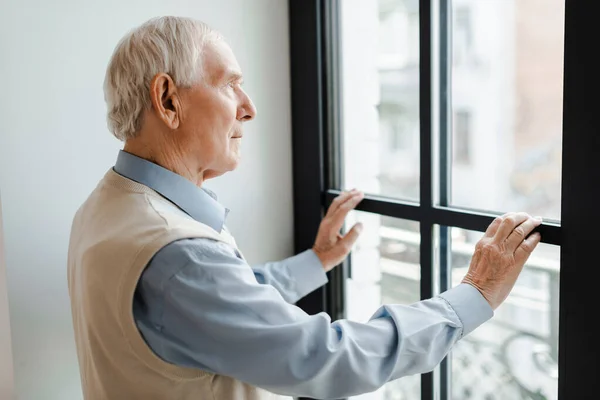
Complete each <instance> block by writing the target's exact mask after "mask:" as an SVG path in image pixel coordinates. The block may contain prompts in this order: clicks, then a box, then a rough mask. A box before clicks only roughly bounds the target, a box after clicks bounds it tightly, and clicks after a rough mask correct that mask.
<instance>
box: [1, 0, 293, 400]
mask: <svg viewBox="0 0 600 400" xmlns="http://www.w3.org/2000/svg"><path fill="white" fill-rule="evenodd" d="M0 10H1V12H0V54H1V56H0V77H1V78H2V81H3V85H2V93H3V95H2V96H0V188H1V190H2V196H3V211H4V228H5V245H6V262H7V282H8V299H9V304H10V325H11V326H10V328H11V333H12V349H13V359H14V371H15V386H16V392H17V393H18V399H20V400H30V399H31V400H38V399H44V400H53V399H58V400H71V399H81V397H82V396H81V394H80V384H79V375H78V368H77V360H76V354H75V348H74V342H73V336H72V325H71V315H70V309H69V298H68V292H67V281H66V249H67V242H68V236H69V228H70V223H71V218H72V216H73V214H74V212H75V210H76V209H77V207H78V206H79V205H80V203H81V202H82V201H83V200H84V199H85V197H86V195H87V194H88V193H89V192H90V191H91V190H92V188H93V187H94V186H95V185H96V183H97V181H98V180H99V179H100V178H101V177H102V175H103V174H104V172H105V171H106V170H107V169H108V168H109V167H110V166H111V165H112V164H113V162H114V160H115V157H116V155H117V150H118V149H119V148H121V144H120V142H118V141H117V140H116V139H113V138H112V137H111V136H110V134H109V133H108V131H107V129H106V123H105V105H104V101H103V93H102V81H103V78H104V71H105V67H106V64H107V62H108V59H109V57H110V54H111V53H112V51H113V48H114V46H115V44H116V42H117V41H118V40H119V38H120V37H121V36H122V35H123V34H124V33H125V32H126V31H127V30H128V29H130V28H132V27H134V26H135V25H138V24H140V23H142V22H143V21H145V20H146V19H148V18H150V17H153V16H157V15H166V14H171V15H185V16H191V17H195V18H198V19H202V20H204V21H206V22H208V23H209V24H211V25H213V26H214V27H215V28H217V29H219V30H220V31H221V32H222V33H224V34H225V35H226V36H227V37H228V39H229V41H230V43H231V45H232V47H233V49H234V51H235V52H236V54H237V56H238V60H239V62H240V64H241V66H242V68H243V69H244V72H245V75H246V82H247V83H246V89H247V90H248V92H249V94H250V95H251V96H252V97H253V100H254V101H255V103H256V105H257V108H258V118H257V119H256V120H255V121H253V122H251V123H249V124H248V125H247V130H246V133H247V135H246V139H245V143H244V148H243V149H244V159H243V161H242V163H241V165H240V168H239V169H238V171H236V172H234V173H231V174H229V175H227V176H225V177H222V178H221V179H220V180H216V181H215V182H214V183H210V184H209V185H208V186H209V187H211V188H212V189H214V190H216V191H217V192H218V194H219V195H220V199H221V201H222V202H223V203H224V204H225V205H226V206H227V207H229V208H231V209H232V211H231V213H230V217H229V223H228V226H229V227H230V229H231V230H232V231H233V232H234V234H236V237H237V241H238V244H239V245H240V247H241V248H242V250H243V251H244V253H245V255H246V257H247V258H248V259H249V260H250V261H251V262H257V261H263V260H268V259H277V258H282V257H284V256H288V255H290V254H291V252H292V195H291V161H290V159H291V140H290V101H289V72H288V71H289V68H288V31H287V29H288V18H287V2H286V1H284V0H252V1H247V0H220V1H219V2H216V1H211V0H195V1H193V2H192V1H184V0H180V1H169V2H165V1H159V0H145V1H134V0H126V1H122V0H104V1H102V2H84V1H81V0H61V1H59V2H49V1H45V0H19V1H17V0H0ZM0 290H4V288H2V287H1V286H0ZM0 294H2V293H0ZM2 299H3V296H0V310H2V307H3V306H4V307H6V301H3V300H2ZM2 303H4V304H2ZM2 357H3V358H4V353H3V354H2ZM2 371H3V370H1V369H0V372H2ZM0 398H1V399H3V400H4V399H6V398H8V395H7V394H6V393H0Z"/></svg>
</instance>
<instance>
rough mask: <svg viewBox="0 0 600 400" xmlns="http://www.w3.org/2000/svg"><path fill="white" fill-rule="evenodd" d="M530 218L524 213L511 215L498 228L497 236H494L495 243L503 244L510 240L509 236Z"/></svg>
mask: <svg viewBox="0 0 600 400" xmlns="http://www.w3.org/2000/svg"><path fill="white" fill-rule="evenodd" d="M527 218H529V215H528V214H526V213H523V212H520V213H516V214H514V213H511V214H510V215H507V216H506V217H504V218H503V219H502V223H501V224H500V226H499V227H498V230H497V231H496V234H495V235H494V242H496V243H502V242H504V241H505V240H506V238H508V235H510V234H511V232H512V231H513V230H514V229H515V228H516V227H517V226H519V225H521V224H522V223H523V222H525V220H527Z"/></svg>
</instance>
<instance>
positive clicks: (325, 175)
mask: <svg viewBox="0 0 600 400" xmlns="http://www.w3.org/2000/svg"><path fill="white" fill-rule="evenodd" d="M339 1H340V0H288V13H289V34H290V68H291V96H292V156H293V159H292V165H293V200H294V246H295V250H296V251H297V252H300V251H303V250H306V249H307V248H310V247H311V246H312V245H313V242H314V239H315V235H316V232H317V229H318V227H319V224H320V222H321V219H322V217H323V215H324V213H325V211H326V209H327V207H328V205H329V204H330V203H331V201H332V200H333V198H335V196H336V195H337V194H338V193H340V190H339V186H336V182H340V179H339V178H340V177H339V176H336V172H335V171H336V170H339V169H336V168H333V166H335V165H336V163H337V164H340V163H341V157H342V155H341V154H340V151H339V149H340V143H339V141H340V140H341V139H340V136H341V135H335V134H334V133H335V132H337V131H336V130H338V129H339V126H338V125H339V115H340V113H339V106H340V104H339V100H338V97H337V95H339V85H338V82H337V79H338V75H337V74H336V73H335V72H336V68H337V59H336V57H337V52H336V47H335V46H336V45H337V44H338V43H339V40H338V36H337V28H338V26H339V24H338V9H339V8H338V7H339ZM367 1H368V0H367ZM450 1H451V0H420V1H419V18H420V21H419V25H420V27H419V31H420V32H419V33H420V38H419V40H420V45H419V48H420V106H419V108H420V171H421V174H420V200H419V202H418V203H417V202H410V201H404V200H399V199H389V198H386V197H382V196H376V195H370V194H369V195H367V196H366V197H365V200H364V201H363V202H361V204H360V205H359V206H358V207H357V209H358V210H361V211H367V212H373V213H377V214H381V215H386V216H391V217H397V218H402V219H408V220H413V221H419V222H420V225H421V230H420V234H421V244H420V254H421V259H420V262H421V286H420V289H421V298H422V299H427V298H430V297H431V296H432V295H433V293H434V292H433V290H434V279H436V280H437V282H439V288H440V290H441V291H444V290H446V289H447V288H448V286H449V274H448V271H445V270H444V268H442V269H441V270H440V271H439V273H440V275H439V276H433V271H434V269H433V242H434V237H433V235H434V229H433V227H434V225H439V226H440V229H439V235H440V236H439V237H440V239H441V243H442V249H441V254H440V257H441V258H442V259H441V261H442V265H445V263H444V260H443V258H444V257H448V256H449V251H450V250H449V246H446V247H444V246H443V245H444V243H448V241H447V238H448V230H449V229H448V227H459V228H464V229H469V230H475V231H479V232H483V231H485V229H486V228H487V226H488V225H489V224H490V223H491V222H492V220H493V218H494V217H495V216H496V214H494V213H488V212H481V211H473V210H466V209H461V208H458V207H454V206H450V201H449V198H448V196H447V193H448V188H449V187H450V177H451V176H450V175H451V174H450V171H449V168H448V166H449V165H450V160H451V158H450V157H451V146H452V143H451V141H450V139H449V134H448V132H445V130H444V127H445V126H447V125H448V124H440V137H439V145H440V147H439V149H438V150H439V156H440V162H439V168H440V170H439V171H434V170H433V163H432V161H433V159H432V157H433V154H434V153H433V149H432V138H433V135H432V122H433V121H432V111H431V101H432V96H431V89H432V87H431V85H432V79H431V77H432V64H431V62H432V53H431V51H432V36H431V35H432V29H431V27H432V26H431V23H432V4H433V2H437V3H436V6H437V8H436V9H437V10H439V15H438V19H439V24H440V29H439V31H440V33H441V35H442V36H441V37H440V38H439V39H440V43H441V46H440V54H439V57H440V58H441V59H442V60H444V59H446V56H447V53H445V51H446V50H445V49H447V47H448V46H444V40H448V37H449V36H448V35H446V36H444V31H445V30H447V29H448V25H447V24H448V18H449V16H450V14H449V13H450V10H451V2H450ZM593 8H594V5H593V3H590V2H582V1H576V0H565V41H564V42H565V52H564V83H563V89H564V90H563V141H562V142H563V144H562V146H563V149H562V152H563V154H562V178H561V179H562V189H561V190H562V194H561V196H562V198H561V201H562V204H561V221H560V222H558V221H556V222H552V221H550V222H544V224H543V225H542V226H540V228H539V231H540V232H541V234H542V242H544V243H549V244H554V245H559V246H560V247H561V256H560V264H561V271H560V294H559V298H560V302H559V356H558V362H559V384H558V392H559V396H558V398H559V399H560V400H573V399H585V398H591V397H590V396H593V394H594V393H595V390H594V389H595V387H594V384H595V379H597V377H598V376H600V374H599V369H598V367H597V366H596V364H597V362H596V360H595V358H596V357H595V356H596V355H598V356H600V345H599V344H598V342H599V341H598V340H594V336H595V331H594V329H593V315H594V314H593V311H592V310H593V309H592V305H594V304H595V303H594V300H595V298H594V297H595V296H594V294H595V293H594V291H595V290H597V284H596V282H597V281H596V280H595V279H591V277H590V276H588V275H590V274H592V275H593V270H594V268H595V266H594V263H595V262H597V260H598V257H597V254H596V250H595V247H596V246H597V245H596V243H595V242H596V241H597V239H596V238H597V237H598V236H600V235H598V230H597V228H596V227H598V226H600V208H599V203H598V202H597V200H596V198H595V196H593V195H592V193H591V191H592V188H593V185H594V183H596V182H600V167H598V166H597V165H596V163H595V161H596V159H597V157H596V152H597V149H600V132H597V130H598V128H597V126H598V118H597V116H596V114H597V111H596V110H597V109H599V108H600V100H599V99H600V98H599V97H598V96H597V93H600V79H599V76H600V74H598V73H597V71H598V61H596V59H595V57H594V51H593V48H594V46H593V45H594V41H593V40H594V39H593V38H594V37H595V36H594V33H595V32H594V31H593V29H594V27H595V23H596V21H595V17H594V16H595V15H596V14H595V12H593ZM446 45H447V43H446ZM442 64H446V65H447V63H443V62H442ZM440 76H441V79H440V85H441V86H442V87H443V86H444V85H448V83H449V75H448V72H447V71H441V74H440ZM332 88H335V89H336V90H337V91H335V90H332ZM336 94H337V95H336ZM441 101H444V99H441ZM447 118H449V115H448V110H447V107H445V105H444V104H440V119H441V121H444V120H446V121H447ZM434 172H436V173H438V174H439V175H438V177H439V179H438V180H437V182H436V181H435V180H434ZM434 184H437V185H439V186H438V188H439V189H440V198H439V199H435V200H439V201H437V202H438V203H439V204H435V203H434V198H433V189H434V186H433V185H434ZM588 265H589V267H588ZM349 269H350V268H349V266H348V265H347V264H346V265H344V267H342V268H335V269H334V270H332V271H331V272H329V273H328V276H329V283H328V284H327V285H326V286H324V287H323V288H320V289H318V290H316V291H315V292H313V293H311V294H309V295H308V296H306V297H305V298H303V299H301V300H300V301H299V302H298V306H300V307H302V308H303V309H304V310H305V311H306V312H308V313H309V314H316V313H318V312H322V311H326V312H327V313H329V314H330V315H331V317H332V319H333V320H335V319H339V318H344V316H345V304H344V287H345V278H346V277H347V276H348V274H349ZM373 311H375V310H373ZM440 368H441V369H440V371H441V374H439V376H440V377H438V378H436V377H435V376H434V374H433V373H427V374H423V375H422V378H421V399H422V400H433V399H434V398H435V396H434V392H435V391H438V392H439V393H440V396H441V397H439V398H440V399H441V400H446V399H449V398H450V397H449V395H450V382H449V380H448V379H444V378H448V376H449V374H448V373H447V371H448V368H449V366H448V361H447V360H444V362H443V363H442V364H441V367H440Z"/></svg>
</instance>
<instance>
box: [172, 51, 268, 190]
mask: <svg viewBox="0 0 600 400" xmlns="http://www.w3.org/2000/svg"><path fill="white" fill-rule="evenodd" d="M203 58H204V66H203V71H202V73H203V80H202V83H200V84H198V85H196V86H194V87H193V88H190V89H186V90H184V91H183V92H182V107H183V115H182V119H181V125H180V130H179V132H178V133H177V134H178V135H182V137H180V138H178V139H182V140H181V141H180V143H182V144H184V146H185V148H182V149H180V150H181V151H182V152H184V153H185V154H186V155H188V156H190V157H193V158H195V160H197V161H200V162H201V166H202V168H203V169H204V170H205V173H204V177H205V178H212V177H215V176H219V175H222V174H224V173H225V172H228V171H231V170H233V169H235V168H236V167H237V165H238V162H239V159H240V145H241V141H242V135H243V127H242V125H243V123H244V122H246V121H249V120H251V119H253V118H254V116H255V115H256V109H255V107H254V104H253V103H252V100H250V98H249V97H248V95H247V94H246V93H245V92H244V90H243V89H242V87H241V84H242V73H241V69H240V66H239V65H238V62H237V60H236V58H235V56H234V55H233V52H232V51H231V48H230V47H229V46H228V45H227V44H226V43H225V42H223V41H217V42H215V43H209V44H207V45H206V46H205V48H204V53H203ZM190 161H191V160H190Z"/></svg>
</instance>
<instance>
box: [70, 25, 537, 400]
mask: <svg viewBox="0 0 600 400" xmlns="http://www.w3.org/2000/svg"><path fill="white" fill-rule="evenodd" d="M105 96H106V102H107V104H108V126H109V128H110V130H111V132H112V133H113V134H114V135H115V136H116V137H117V138H119V139H121V140H123V141H124V142H125V145H124V149H123V151H121V152H120V153H119V154H118V158H117V160H116V163H115V165H114V167H112V168H110V169H109V170H108V171H107V173H106V175H105V176H104V177H103V179H102V180H101V181H100V183H99V184H98V186H97V187H96V188H95V189H94V191H93V192H92V193H91V194H90V196H89V198H88V199H87V200H86V201H85V203H84V204H83V205H82V206H81V207H80V209H79V210H78V211H77V214H76V215H75V218H74V221H73V225H72V232H71V241H70V245H69V259H68V272H69V273H68V277H69V291H70V296H71V303H72V313H73V323H74V330H75V339H76V343H77V352H78V357H79V365H80V370H81V378H82V385H83V390H84V393H85V398H86V399H98V400H99V399H111V400H121V399H145V400H150V399H185V400H188V399H189V400H191V399H216V400H238V399H239V400H244V399H257V400H258V399H270V398H274V397H277V395H289V396H308V397H314V398H340V397H345V396H351V395H355V394H359V393H365V392H370V391H373V390H375V389H377V388H379V387H381V386H382V385H384V384H385V383H386V382H388V381H390V380H393V379H397V378H400V377H402V376H406V375H411V374H418V373H423V372H427V371H430V370H432V369H433V368H434V367H435V366H436V365H437V364H438V363H439V362H440V361H441V360H442V359H443V358H444V356H445V355H446V354H447V353H448V351H449V350H450V349H451V348H452V346H453V345H454V344H455V343H456V342H457V341H458V340H459V339H461V338H462V337H464V336H465V335H467V334H468V333H469V332H471V331H472V330H473V329H475V328H476V327H477V326H479V325H480V324H482V323H483V322H485V321H486V320H488V319H489V318H491V316H492V315H493V310H494V309H495V308H497V307H498V306H499V305H500V304H501V303H502V302H503V301H504V299H505V298H506V297H507V296H508V294H509V292H510V290H511V289H512V287H513V285H514V283H515V281H516V279H517V277H518V275H519V273H520V271H521V270H522V267H523V264H524V263H525V261H526V260H527V258H528V257H529V255H530V253H531V252H532V251H533V249H534V248H535V247H536V245H537V244H538V242H539V240H540V237H539V234H537V233H533V234H531V232H532V231H533V230H534V228H535V227H536V226H538V225H539V224H540V220H539V219H535V218H531V217H529V216H528V215H527V214H523V213H509V214H506V215H505V216H503V217H500V218H498V219H496V220H495V221H494V222H493V223H492V224H491V225H490V226H489V228H488V230H487V232H486V233H485V235H484V237H483V238H482V239H481V241H480V242H479V243H478V245H477V250H476V252H475V254H474V256H473V259H472V262H471V265H470V268H469V271H468V273H467V275H466V276H465V278H464V280H463V282H462V283H461V284H460V285H459V286H457V287H455V288H453V289H451V290H448V291H446V292H444V293H442V294H441V295H439V296H436V297H434V298H432V299H428V300H425V301H421V302H418V303H415V304H412V305H386V306H383V307H382V308H381V309H379V310H378V311H376V312H375V313H374V314H373V316H372V318H371V319H370V320H369V321H368V322H365V323H358V322H351V321H346V320H340V321H336V322H333V323H332V322H331V320H330V318H329V316H327V315H326V314H324V313H321V314H318V315H312V316H311V315H307V314H306V313H305V312H303V311H302V310H301V309H300V308H298V307H296V306H294V305H293V303H294V302H296V301H297V300H298V299H300V298H301V297H303V296H304V295H306V294H307V293H309V292H311V291H312V290H314V289H316V288H317V287H319V286H321V285H323V284H324V283H325V282H326V280H327V278H326V274H325V273H326V271H329V270H330V269H332V268H333V267H334V266H335V265H337V264H339V263H340V262H341V261H342V260H343V259H344V258H345V257H346V256H347V255H348V252H349V251H350V249H351V247H352V245H353V243H354V242H355V241H356V239H357V237H358V235H359V233H360V229H361V227H360V225H356V226H354V227H353V228H352V229H351V230H350V231H349V232H348V233H347V234H346V235H340V234H339V230H340V228H341V226H342V224H343V221H344V218H345V217H346V215H347V214H348V212H349V211H350V210H352V209H353V208H354V207H355V206H356V205H357V204H358V203H359V202H360V201H361V199H362V198H363V195H362V193H361V192H359V191H357V190H353V191H349V192H344V193H343V194H341V195H340V196H339V197H338V198H337V199H336V200H335V201H334V202H333V204H332V205H331V207H330V208H329V210H328V212H327V214H326V216H325V218H324V219H323V222H322V224H321V226H320V229H319V232H318V233H317V237H316V240H315V244H314V247H313V248H312V249H308V250H307V251H305V252H303V253H301V254H298V255H296V256H294V257H292V258H289V259H287V260H284V261H282V262H278V263H268V264H265V265H261V266H255V267H251V266H249V265H248V264H247V263H246V261H245V260H244V257H243V256H242V254H241V252H240V251H239V250H238V248H237V247H236V244H235V241H234V239H233V237H232V236H231V234H230V233H229V232H228V231H227V229H226V228H225V217H226V215H227V209H225V208H224V207H223V206H222V205H220V204H219V203H218V202H217V200H216V198H215V196H214V195H213V194H212V193H210V192H209V191H207V190H205V189H203V188H202V186H203V184H204V182H205V181H206V180H207V179H210V178H215V177H217V176H220V175H222V174H224V173H226V172H228V171H231V170H233V169H234V168H235V167H236V165H237V163H238V160H239V147H240V142H241V140H242V136H243V125H244V122H247V121H250V120H252V119H253V118H254V116H255V113H256V110H255V108H254V105H253V104H252V101H251V100H250V98H249V97H248V95H247V94H246V93H245V92H244V90H243V89H242V73H241V70H240V67H239V65H238V63H237V61H236V59H235V57H234V55H233V53H232V51H231V49H230V48H229V47H228V46H227V44H226V43H225V42H224V40H223V39H222V38H221V37H220V35H219V34H218V33H217V32H215V31H213V30H211V29H210V28H208V27H207V26H206V25H204V24H203V23H201V22H198V21H194V20H190V19H185V18H175V17H168V18H158V19H153V20H151V21H148V22H147V23H145V24H143V25H141V26H140V27H138V28H137V29H135V30H133V31H132V32H130V33H129V34H128V35H127V36H126V37H125V38H124V39H123V40H122V41H121V42H120V43H119V44H118V46H117V47H116V50H115V52H114V54H113V56H112V59H111V61H110V64H109V66H108V70H107V75H106V81H105ZM374 311H375V310H374Z"/></svg>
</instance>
